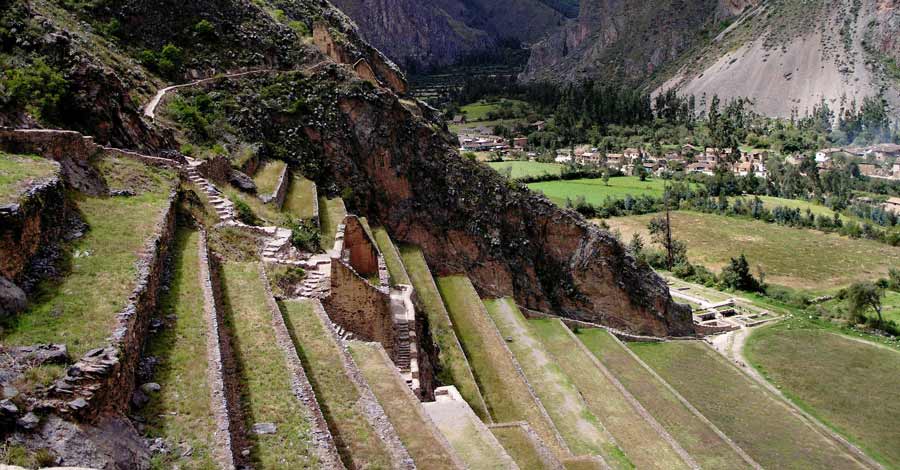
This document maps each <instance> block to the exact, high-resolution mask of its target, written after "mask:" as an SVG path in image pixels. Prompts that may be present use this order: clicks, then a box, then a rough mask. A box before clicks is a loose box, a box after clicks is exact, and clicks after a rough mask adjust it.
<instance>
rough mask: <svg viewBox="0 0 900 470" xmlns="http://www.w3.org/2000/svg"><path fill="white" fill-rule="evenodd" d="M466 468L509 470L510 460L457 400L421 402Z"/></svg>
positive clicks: (464, 405)
mask: <svg viewBox="0 0 900 470" xmlns="http://www.w3.org/2000/svg"><path fill="white" fill-rule="evenodd" d="M423 406H424V408H425V411H426V412H427V413H428V416H429V417H431V420H432V422H433V423H434V424H435V426H437V428H438V429H439V430H440V431H441V434H443V435H444V437H445V438H447V441H448V442H449V443H450V446H451V447H453V450H454V451H455V452H456V455H457V456H459V458H460V460H462V461H463V463H465V464H466V468H472V469H476V468H477V469H479V470H481V469H485V470H503V469H509V468H510V463H512V459H511V458H510V456H509V454H508V453H507V452H506V451H505V450H504V449H503V447H502V446H501V445H500V443H499V442H497V439H496V438H495V437H494V435H493V434H491V432H490V431H489V430H488V429H487V427H485V425H484V423H482V422H481V421H480V420H479V419H478V416H475V413H473V412H472V410H471V408H469V406H468V405H466V404H465V403H463V402H461V401H448V402H427V403H423Z"/></svg>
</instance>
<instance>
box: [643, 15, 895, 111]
mask: <svg viewBox="0 0 900 470" xmlns="http://www.w3.org/2000/svg"><path fill="white" fill-rule="evenodd" d="M898 32H900V1H896V0H862V1H860V0H856V1H849V0H844V1H817V2H797V1H789V0H783V1H771V2H766V3H764V4H762V5H760V6H759V7H758V8H755V9H752V10H750V11H748V12H747V13H746V14H744V15H743V16H741V17H740V18H739V19H738V20H737V21H736V22H735V23H734V24H733V25H731V26H730V27H729V28H728V29H726V30H725V31H723V32H722V33H721V34H719V35H718V36H717V37H716V38H715V39H714V40H713V41H712V42H711V44H710V45H709V46H708V47H704V48H700V49H698V50H696V51H694V52H693V53H692V54H689V55H688V56H687V57H686V58H685V59H684V60H683V61H681V63H680V66H679V67H677V69H675V68H673V72H674V75H673V76H672V77H671V78H670V79H669V80H668V81H666V82H665V83H663V84H662V85H661V87H660V89H669V88H672V87H675V88H676V89H678V90H680V91H681V92H683V93H689V94H694V95H698V96H699V95H701V94H705V95H707V96H711V95H713V94H717V95H719V96H720V97H722V98H725V99H727V98H732V97H738V96H746V97H750V98H751V99H753V101H754V103H755V108H756V109H757V110H758V111H760V112H762V113H764V114H768V115H774V116H781V117H788V116H790V115H791V113H792V112H794V111H796V112H798V113H799V114H801V115H802V114H803V113H805V112H808V111H811V110H812V108H813V106H815V105H817V104H819V103H820V102H821V101H822V100H825V102H826V103H828V105H829V107H830V108H831V109H832V110H834V111H837V110H839V109H841V108H842V107H845V106H849V105H850V103H851V102H852V101H854V100H855V101H856V102H857V103H859V102H861V101H862V99H863V98H864V97H868V96H874V95H878V94H880V93H884V96H885V98H886V99H887V100H888V102H889V103H890V104H892V105H893V106H897V104H898V103H900V99H898V93H897V92H898V84H900V69H898V66H897V60H898V56H900V44H898V43H897V35H898Z"/></svg>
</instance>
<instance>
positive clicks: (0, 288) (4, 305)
mask: <svg viewBox="0 0 900 470" xmlns="http://www.w3.org/2000/svg"><path fill="white" fill-rule="evenodd" d="M27 306H28V298H27V297H26V296H25V291H23V290H22V289H20V288H19V286H17V285H15V284H13V282H12V281H10V280H9V279H7V278H5V277H3V276H0V318H3V317H8V316H10V315H15V314H16V313H19V312H21V311H22V310H25V307H27Z"/></svg>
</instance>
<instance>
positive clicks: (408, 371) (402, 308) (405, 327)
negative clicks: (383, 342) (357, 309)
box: [390, 284, 421, 393]
mask: <svg viewBox="0 0 900 470" xmlns="http://www.w3.org/2000/svg"><path fill="white" fill-rule="evenodd" d="M397 287H398V288H397V289H391V291H390V296H391V313H392V314H393V320H394V363H395V365H396V366H397V369H398V370H399V371H400V375H401V376H402V377H403V379H404V380H405V381H406V384H407V385H409V388H410V389H412V391H413V392H414V393H418V392H419V389H420V388H421V384H420V382H419V353H418V347H417V346H416V344H417V341H416V323H415V321H416V320H415V315H416V313H415V307H414V306H413V302H412V290H413V288H412V286H408V285H403V284H401V285H399V286H397Z"/></svg>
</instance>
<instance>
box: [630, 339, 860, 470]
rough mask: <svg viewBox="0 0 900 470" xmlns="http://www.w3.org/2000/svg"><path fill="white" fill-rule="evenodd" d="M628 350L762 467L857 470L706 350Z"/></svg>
mask: <svg viewBox="0 0 900 470" xmlns="http://www.w3.org/2000/svg"><path fill="white" fill-rule="evenodd" d="M629 347H630V348H631V349H632V350H633V351H634V352H636V353H637V355H638V356H640V357H641V359H643V360H644V362H646V363H647V364H648V365H650V367H652V368H653V369H654V370H655V371H656V372H657V373H658V374H659V375H660V376H662V378H663V379H664V380H665V381H666V382H668V383H669V384H670V385H671V386H672V387H674V388H675V389H676V390H678V392H679V393H681V395H682V396H684V397H685V398H686V399H687V400H688V401H689V402H690V403H691V404H692V405H693V406H695V407H696V408H697V409H698V410H699V411H700V412H701V413H702V414H703V416H705V417H706V418H707V419H709V420H710V421H712V423H713V424H715V425H716V426H718V427H719V429H721V430H722V431H723V432H724V433H725V434H726V435H728V437H730V438H731V439H732V440H733V441H734V442H735V443H737V445H738V446H740V447H741V448H742V449H744V451H746V452H747V453H748V454H749V455H750V456H751V457H752V458H753V459H754V460H755V461H756V462H758V463H759V464H760V465H762V466H763V467H764V468H785V469H787V468H798V469H799V468H841V469H851V468H862V467H861V466H860V464H859V463H857V462H856V461H855V460H853V459H852V458H851V457H850V456H849V455H848V454H847V453H846V452H845V451H844V450H843V449H842V448H840V447H838V445H837V444H836V443H835V442H834V441H832V440H831V439H830V438H827V437H825V435H824V434H823V433H822V432H821V431H820V430H819V429H818V428H816V427H814V426H813V425H812V424H810V423H807V422H806V421H805V420H802V419H801V418H799V417H798V415H797V414H796V412H795V411H793V410H791V409H790V408H789V407H788V405H787V404H785V403H784V402H782V401H781V400H779V399H777V398H775V397H774V395H772V394H771V393H770V392H769V391H768V390H766V389H765V388H764V387H763V386H762V385H760V384H757V383H756V382H755V381H753V379H751V378H749V377H747V376H746V375H745V374H743V373H741V372H740V371H739V370H737V368H736V367H735V366H734V365H732V364H731V363H729V362H728V361H727V360H726V359H725V358H723V357H722V356H721V355H719V353H717V352H715V351H713V350H712V348H710V347H708V346H706V345H704V344H702V343H699V342H687V341H676V342H669V343H631V344H629Z"/></svg>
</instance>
